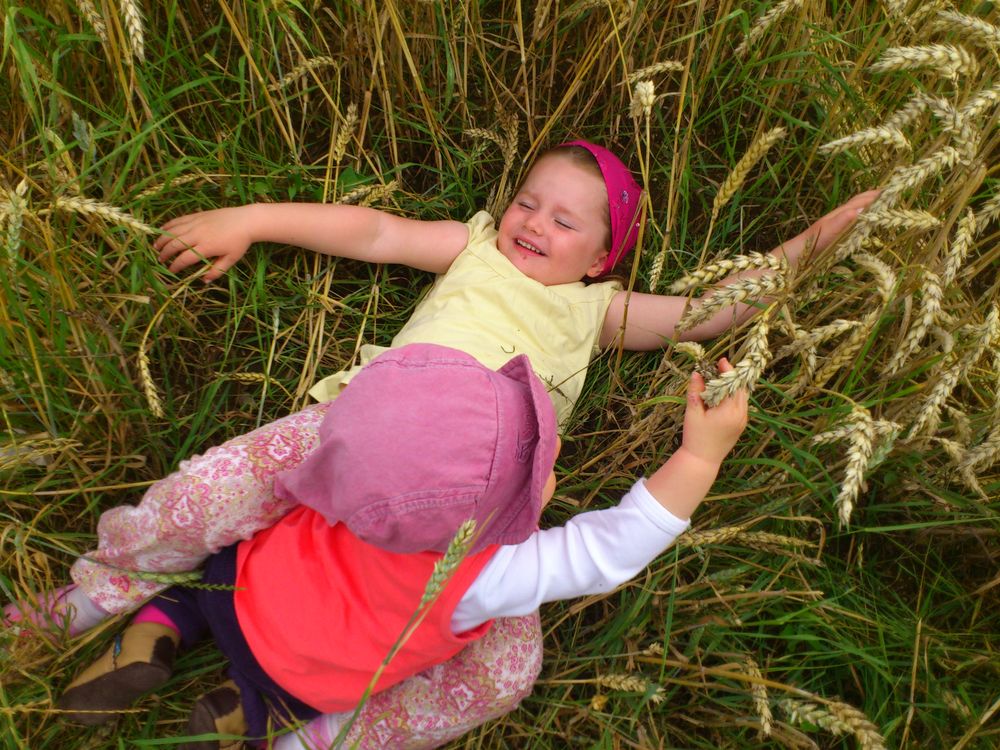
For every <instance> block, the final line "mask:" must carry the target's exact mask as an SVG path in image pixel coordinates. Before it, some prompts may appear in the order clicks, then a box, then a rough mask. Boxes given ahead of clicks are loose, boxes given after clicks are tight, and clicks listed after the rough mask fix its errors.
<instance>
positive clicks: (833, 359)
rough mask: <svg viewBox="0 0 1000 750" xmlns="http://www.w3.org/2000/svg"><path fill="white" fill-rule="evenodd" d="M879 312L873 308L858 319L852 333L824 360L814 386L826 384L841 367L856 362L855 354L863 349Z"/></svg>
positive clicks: (814, 380)
mask: <svg viewBox="0 0 1000 750" xmlns="http://www.w3.org/2000/svg"><path fill="white" fill-rule="evenodd" d="M879 314H880V311H879V310H873V311H871V312H869V313H868V314H867V315H865V317H864V318H862V319H861V320H860V321H858V325H857V326H855V327H854V330H852V331H851V335H850V336H848V337H847V338H846V339H844V340H843V341H842V342H841V343H840V345H839V346H838V347H837V348H836V349H835V350H834V351H833V352H831V353H830V356H829V357H827V358H826V361H824V362H823V366H822V367H821V368H820V369H819V371H818V372H817V373H816V376H815V378H814V379H813V382H812V384H813V385H814V386H816V387H822V386H824V385H825V384H826V382H827V381H828V380H829V379H830V378H832V377H833V376H834V375H835V374H836V373H838V372H840V370H841V369H843V368H844V367H847V366H848V365H853V364H855V361H856V356H855V355H857V353H858V350H859V349H861V347H862V346H863V345H864V343H865V341H866V340H867V339H868V334H869V333H871V330H872V328H873V327H874V325H875V322H876V321H877V320H878V318H879Z"/></svg>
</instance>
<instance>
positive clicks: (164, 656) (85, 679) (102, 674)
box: [56, 622, 180, 725]
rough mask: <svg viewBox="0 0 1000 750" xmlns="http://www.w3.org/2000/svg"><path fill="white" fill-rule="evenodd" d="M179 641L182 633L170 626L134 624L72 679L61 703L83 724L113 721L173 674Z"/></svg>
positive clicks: (71, 719) (71, 715)
mask: <svg viewBox="0 0 1000 750" xmlns="http://www.w3.org/2000/svg"><path fill="white" fill-rule="evenodd" d="M179 642H180V637H179V636H178V635H177V632H176V631H174V630H172V629H171V628H168V627H167V626H166V625H160V624H159V623H155V622H140V623H139V624H137V625H129V626H128V627H127V628H125V630H124V631H123V632H122V633H120V634H119V635H117V636H115V640H114V643H112V644H111V647H110V648H109V649H108V650H107V651H105V652H104V654H103V655H102V656H101V658H100V659H98V660H97V661H95V662H94V663H93V664H91V665H90V666H89V667H87V669H85V670H84V671H83V672H82V673H81V674H80V675H79V676H78V677H77V678H76V679H75V680H73V682H71V683H70V685H69V687H68V688H66V692H64V693H63V694H62V696H60V698H59V700H58V701H56V708H59V709H62V710H63V711H67V712H68V713H67V714H66V718H68V719H69V720H70V721H75V722H78V723H80V724H92V725H96V724H104V723H105V722H107V721H110V720H111V719H113V718H114V715H115V712H118V711H121V710H123V709H126V708H128V707H130V706H131V705H132V704H133V703H134V702H135V701H136V699H138V698H139V697H140V696H141V695H143V694H144V693H148V692H149V691H151V690H155V689H156V688H158V687H160V686H162V685H163V684H164V683H165V682H166V681H167V680H168V679H170V675H171V673H172V671H173V666H174V654H175V653H176V652H177V644H178V643H179Z"/></svg>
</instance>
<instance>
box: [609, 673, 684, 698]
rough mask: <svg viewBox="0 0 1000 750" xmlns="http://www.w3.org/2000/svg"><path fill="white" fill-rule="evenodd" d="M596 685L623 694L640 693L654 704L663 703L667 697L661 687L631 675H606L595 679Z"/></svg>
mask: <svg viewBox="0 0 1000 750" xmlns="http://www.w3.org/2000/svg"><path fill="white" fill-rule="evenodd" d="M594 684H596V685H600V686H601V687H606V688H609V689H611V690H618V691H621V692H623V693H640V694H643V695H647V694H648V695H649V700H650V701H651V702H652V703H662V702H663V700H664V698H665V697H666V696H665V693H664V690H663V688H662V687H661V686H659V685H656V684H654V683H651V682H650V681H649V680H647V679H646V678H644V677H636V676H635V675H631V674H605V675H600V676H598V677H595V678H594Z"/></svg>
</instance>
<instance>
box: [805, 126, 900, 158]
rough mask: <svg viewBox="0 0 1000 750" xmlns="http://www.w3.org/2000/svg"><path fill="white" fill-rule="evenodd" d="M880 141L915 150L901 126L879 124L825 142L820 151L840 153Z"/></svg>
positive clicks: (897, 148) (895, 146) (823, 152)
mask: <svg viewBox="0 0 1000 750" xmlns="http://www.w3.org/2000/svg"><path fill="white" fill-rule="evenodd" d="M878 143H884V144H885V145H887V146H892V147H893V148H895V149H896V150H897V151H912V150H913V146H912V145H910V142H909V141H908V140H906V136H905V135H903V131H901V130H900V129H899V128H896V127H890V126H887V125H878V126H876V127H873V128H865V129H864V130H859V131H857V132H856V133H851V134H850V135H845V136H844V137H843V138H838V139H837V140H835V141H830V142H829V143H824V144H823V145H822V146H820V147H819V152H820V153H821V154H830V155H832V154H839V153H840V152H842V151H846V150H847V149H849V148H856V147H860V146H871V145H874V144H878Z"/></svg>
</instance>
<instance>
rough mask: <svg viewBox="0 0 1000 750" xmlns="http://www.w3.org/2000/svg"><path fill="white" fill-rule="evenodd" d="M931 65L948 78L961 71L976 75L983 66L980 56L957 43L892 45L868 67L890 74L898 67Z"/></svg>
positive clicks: (913, 67) (910, 68) (954, 76)
mask: <svg viewBox="0 0 1000 750" xmlns="http://www.w3.org/2000/svg"><path fill="white" fill-rule="evenodd" d="M921 68H930V69H931V70H933V71H934V72H936V73H938V74H940V75H943V76H945V77H947V78H957V77H958V75H959V74H960V73H966V74H968V75H973V74H975V72H976V71H977V70H978V69H979V65H978V64H977V63H976V59H975V58H974V57H973V56H972V55H971V54H969V51H968V50H967V49H965V47H960V46H957V45H953V44H928V45H923V46H917V47H890V48H889V49H887V50H886V51H885V52H883V53H882V56H881V57H879V59H878V60H877V61H876V62H875V63H874V64H873V65H871V66H869V68H868V70H870V71H872V72H873V73H886V72H889V71H894V70H918V69H921Z"/></svg>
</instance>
